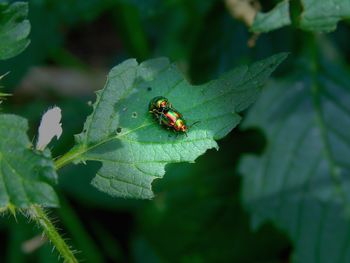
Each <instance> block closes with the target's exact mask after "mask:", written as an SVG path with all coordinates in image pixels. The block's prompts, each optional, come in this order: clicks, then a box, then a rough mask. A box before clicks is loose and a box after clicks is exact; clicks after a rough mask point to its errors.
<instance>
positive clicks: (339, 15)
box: [251, 0, 350, 32]
mask: <svg viewBox="0 0 350 263" xmlns="http://www.w3.org/2000/svg"><path fill="white" fill-rule="evenodd" d="M300 1H301V5H302V6H301V7H302V10H301V13H300V14H299V17H298V18H297V24H298V27H300V28H301V29H303V30H307V31H319V32H331V31H334V30H335V29H336V28H337V23H338V22H339V21H341V20H344V19H349V18H350V2H349V1H348V0H322V1H320V0H300ZM289 12H290V11H289V0H283V1H281V2H280V3H278V4H277V5H276V6H275V8H273V9H272V10H271V11H270V12H268V13H258V14H257V16H256V17H255V20H254V23H253V26H252V28H251V30H252V31H254V32H268V31H271V30H274V29H277V28H281V27H283V26H285V25H290V24H291V21H290V14H289Z"/></svg>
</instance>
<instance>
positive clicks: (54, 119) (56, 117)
mask: <svg viewBox="0 0 350 263" xmlns="http://www.w3.org/2000/svg"><path fill="white" fill-rule="evenodd" d="M61 117H62V116H61V109H60V108H59V107H54V108H52V109H49V110H48V111H47V112H45V113H44V115H43V117H42V118H41V122H40V126H39V131H38V133H39V138H38V142H37V144H36V148H37V149H38V150H41V151H42V150H44V149H45V147H46V146H47V145H48V144H49V143H50V141H51V140H52V138H53V137H55V136H56V138H57V139H59V138H60V136H61V134H62V127H61V125H62V124H61V123H60V122H61Z"/></svg>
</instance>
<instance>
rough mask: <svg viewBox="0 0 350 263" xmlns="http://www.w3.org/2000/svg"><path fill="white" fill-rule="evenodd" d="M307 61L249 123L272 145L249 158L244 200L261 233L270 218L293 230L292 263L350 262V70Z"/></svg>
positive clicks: (273, 88)
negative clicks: (264, 223) (261, 153)
mask: <svg viewBox="0 0 350 263" xmlns="http://www.w3.org/2000/svg"><path fill="white" fill-rule="evenodd" d="M317 41H320V39H318V40H317ZM314 49H315V50H316V47H315V48H314ZM306 58H308V59H307V60H302V61H300V64H298V66H297V67H296V68H299V70H296V71H295V72H294V73H292V74H290V75H289V76H288V77H285V78H284V79H281V80H277V81H274V82H270V83H269V85H268V87H267V88H266V90H264V92H263V94H262V96H261V98H260V99H259V100H258V102H257V103H256V104H255V105H254V106H253V107H252V109H251V111H250V112H249V114H248V116H247V118H246V120H245V122H244V127H259V128H261V129H262V131H263V132H264V134H265V135H266V137H267V146H266V149H265V151H264V154H263V155H262V156H260V157H257V156H249V157H245V158H244V159H243V162H242V164H241V166H240V171H241V173H242V174H243V182H244V183H243V201H244V204H245V206H246V207H247V208H248V209H249V211H250V212H251V213H252V224H253V226H254V227H255V228H256V227H257V226H259V225H261V224H262V223H263V222H265V221H266V220H272V221H273V222H275V223H276V225H277V226H279V227H280V228H282V229H283V230H285V231H287V233H288V235H289V236H290V237H291V239H292V240H293V242H294V246H295V252H294V256H293V262H308V263H312V262H339V263H340V262H348V261H349V260H350V248H349V246H350V242H349V238H348V229H349V220H350V218H349V211H350V210H349V201H350V195H349V191H347V189H348V188H349V178H350V177H349V176H350V169H349V167H350V161H349V156H350V136H349V133H348V131H349V128H350V107H349V103H348V101H349V100H350V96H349V83H350V79H349V78H348V77H347V76H348V75H349V72H348V71H346V70H344V69H343V68H342V67H340V66H338V65H336V64H335V63H334V61H330V60H329V59H324V58H322V57H321V58H319V57H318V56H315V54H314V55H313V56H311V57H308V56H306ZM307 61H308V62H307ZM310 61H311V62H310ZM332 62H333V63H332ZM330 63H332V66H331V67H329V65H330ZM302 65H303V66H302ZM305 65H307V66H305ZM335 120H337V121H335Z"/></svg>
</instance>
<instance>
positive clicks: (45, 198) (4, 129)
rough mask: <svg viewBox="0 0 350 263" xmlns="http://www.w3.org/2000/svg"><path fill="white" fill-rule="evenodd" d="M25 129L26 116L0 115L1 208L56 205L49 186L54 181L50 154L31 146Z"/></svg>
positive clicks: (54, 195) (55, 176)
mask: <svg viewBox="0 0 350 263" xmlns="http://www.w3.org/2000/svg"><path fill="white" fill-rule="evenodd" d="M27 129H28V124H27V121H26V120H25V119H23V118H21V117H18V116H15V115H8V114H1V115H0V137H1V140H0V208H7V207H9V206H15V207H17V208H28V207H29V206H30V205H32V204H39V205H43V206H50V207H53V206H58V201H57V197H56V194H55V192H54V190H53V188H52V186H51V185H50V184H53V183H56V181H57V175H56V172H55V170H54V166H53V162H52V159H51V156H50V154H49V152H48V151H45V152H43V153H41V152H40V153H39V152H36V151H33V150H32V149H30V147H31V144H30V141H29V140H28V137H27V135H26V134H25V132H26V131H27ZM19 160H20V161H19Z"/></svg>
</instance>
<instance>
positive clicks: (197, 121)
mask: <svg viewBox="0 0 350 263" xmlns="http://www.w3.org/2000/svg"><path fill="white" fill-rule="evenodd" d="M197 123H200V121H195V122H194V123H192V124H191V125H190V126H188V128H191V127H192V126H194V125H196V124H197Z"/></svg>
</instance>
